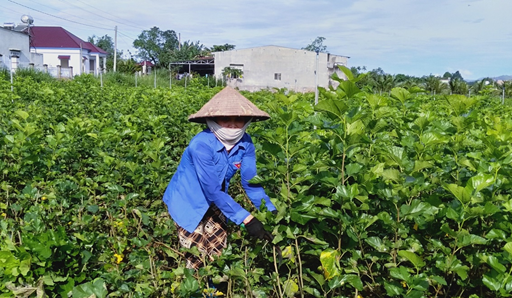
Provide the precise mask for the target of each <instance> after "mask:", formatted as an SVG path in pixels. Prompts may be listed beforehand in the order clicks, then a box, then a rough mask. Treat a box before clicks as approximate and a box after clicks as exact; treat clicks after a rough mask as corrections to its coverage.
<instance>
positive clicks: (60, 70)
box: [0, 60, 73, 79]
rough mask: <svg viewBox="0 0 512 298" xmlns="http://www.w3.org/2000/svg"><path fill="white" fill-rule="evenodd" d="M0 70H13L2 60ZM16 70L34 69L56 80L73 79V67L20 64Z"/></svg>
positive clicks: (14, 70)
mask: <svg viewBox="0 0 512 298" xmlns="http://www.w3.org/2000/svg"><path fill="white" fill-rule="evenodd" d="M0 69H7V70H9V69H11V67H10V65H8V64H6V63H5V62H4V61H2V60H0ZM16 69H33V70H37V71H41V72H44V73H48V74H50V75H51V76H52V77H54V78H59V79H72V78H73V67H61V66H60V65H57V66H48V65H46V64H44V65H34V64H33V63H18V65H17V67H16ZM16 69H13V72H16Z"/></svg>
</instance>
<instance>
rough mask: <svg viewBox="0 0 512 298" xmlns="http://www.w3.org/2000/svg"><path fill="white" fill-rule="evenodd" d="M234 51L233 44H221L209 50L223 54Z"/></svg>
mask: <svg viewBox="0 0 512 298" xmlns="http://www.w3.org/2000/svg"><path fill="white" fill-rule="evenodd" d="M234 49H235V45H233V44H228V43H226V44H223V45H213V46H212V47H211V49H210V52H224V51H231V50H234Z"/></svg>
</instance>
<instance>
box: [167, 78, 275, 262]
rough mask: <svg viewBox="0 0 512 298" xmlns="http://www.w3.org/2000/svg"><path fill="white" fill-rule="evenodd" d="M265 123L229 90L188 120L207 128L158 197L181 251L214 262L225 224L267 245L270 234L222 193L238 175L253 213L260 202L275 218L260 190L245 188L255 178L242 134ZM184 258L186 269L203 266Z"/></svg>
mask: <svg viewBox="0 0 512 298" xmlns="http://www.w3.org/2000/svg"><path fill="white" fill-rule="evenodd" d="M268 118H270V116H269V115H268V114H267V113H265V112H263V111H261V110H260V109H258V108H257V107H256V106H255V105H254V104H253V103H251V102H250V101H249V100H248V99H247V98H245V97H244V96H243V95H241V94H240V93H239V92H238V91H236V90H235V89H233V88H231V87H226V88H224V89H223V90H222V91H221V92H219V93H218V94H216V95H215V96H214V97H213V98H212V99H210V101H208V102H207V103H206V104H205V105H204V106H203V107H202V108H201V109H200V110H199V111H198V112H197V113H196V114H192V115H190V116H189V118H188V119H189V121H192V122H197V123H206V125H207V126H208V128H207V129H205V130H203V131H202V132H200V133H198V134H197V135H196V136H195V137H194V138H193V139H192V140H191V141H190V144H189V145H188V147H187V148H186V149H185V152H184V153H183V156H182V158H181V161H180V164H179V165H178V169H177V171H176V173H175V174H174V176H173V177H172V179H171V182H170V183H169V185H168V186H167V189H166V191H165V193H164V196H163V201H164V202H165V204H166V205H167V208H168V211H169V214H170V215H171V217H172V219H173V220H174V222H175V224H176V226H177V229H178V237H179V240H180V244H181V246H183V247H186V248H190V247H192V246H197V248H198V250H199V251H200V252H201V254H202V255H203V256H204V257H206V256H208V257H210V259H213V258H212V256H213V255H217V256H219V255H220V254H221V253H222V250H223V249H224V248H225V247H226V240H227V222H226V218H227V219H229V220H231V221H232V222H234V223H235V224H237V225H244V226H245V228H246V229H247V232H248V234H249V235H251V236H253V237H257V238H259V239H262V240H268V241H272V239H273V236H272V234H271V233H269V232H268V231H266V230H265V229H264V227H263V224H262V223H261V222H260V221H259V220H258V219H256V218H254V217H253V216H252V215H251V214H250V213H249V212H248V211H247V210H245V209H244V208H243V207H242V206H240V204H238V203H237V202H236V201H235V200H233V198H232V197H231V196H229V195H228V193H227V190H228V187H229V182H230V180H231V178H232V177H233V176H234V174H235V173H236V172H237V171H238V170H240V175H241V182H242V186H243V188H244V190H245V192H246V194H247V196H248V197H249V198H250V199H251V201H252V203H253V204H254V205H255V206H256V208H258V209H259V208H260V205H261V203H262V200H263V201H264V204H265V206H266V208H267V210H269V211H272V212H274V213H275V212H277V211H276V208H275V207H274V205H273V204H272V202H271V201H270V199H269V197H268V196H267V195H266V194H265V191H264V190H263V188H262V187H261V186H260V185H258V184H251V183H249V180H251V179H252V178H253V177H254V176H255V175H256V156H255V150H254V144H253V142H252V140H251V137H250V136H249V135H248V134H247V133H245V130H246V129H247V126H249V124H250V123H251V122H254V121H261V120H267V119H268ZM186 258H187V268H193V269H198V268H200V267H201V266H203V262H202V260H201V259H200V258H198V257H195V256H193V255H192V254H187V255H186Z"/></svg>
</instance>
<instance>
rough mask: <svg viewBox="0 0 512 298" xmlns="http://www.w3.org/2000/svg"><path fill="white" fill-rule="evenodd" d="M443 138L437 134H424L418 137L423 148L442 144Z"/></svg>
mask: <svg viewBox="0 0 512 298" xmlns="http://www.w3.org/2000/svg"><path fill="white" fill-rule="evenodd" d="M445 141H446V140H445V138H444V137H443V136H442V135H441V134H440V133H437V132H426V133H424V134H422V135H421V136H420V142H421V143H422V144H423V145H424V146H425V147H429V146H435V145H438V144H441V143H444V142H445Z"/></svg>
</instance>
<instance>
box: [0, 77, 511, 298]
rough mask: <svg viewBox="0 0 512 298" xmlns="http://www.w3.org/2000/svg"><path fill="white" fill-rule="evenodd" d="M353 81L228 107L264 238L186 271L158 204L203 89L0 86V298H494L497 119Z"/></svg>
mask: <svg viewBox="0 0 512 298" xmlns="http://www.w3.org/2000/svg"><path fill="white" fill-rule="evenodd" d="M354 81H355V79H354V78H350V80H348V81H344V82H341V84H340V87H339V88H338V89H337V90H333V91H329V90H321V92H320V101H319V104H318V105H316V106H315V105H314V95H313V94H285V92H283V91H279V90H278V91H276V92H268V91H261V92H256V93H244V95H246V97H248V98H249V99H251V100H252V101H253V102H255V103H256V104H257V105H258V106H259V107H261V108H262V109H264V110H266V111H267V112H269V113H270V114H271V116H272V119H271V120H270V121H267V122H262V123H254V124H251V126H250V127H249V131H248V132H249V133H250V134H251V135H252V136H253V139H254V140H255V143H256V146H257V155H258V167H259V175H258V176H257V177H255V178H254V180H255V182H259V183H261V184H263V186H264V187H265V189H266V190H267V192H268V194H269V195H270V196H271V198H272V200H273V201H274V202H275V205H276V206H277V208H278V210H279V213H278V215H277V216H272V215H271V214H270V213H268V212H264V211H263V212H256V211H254V210H253V214H255V216H256V217H258V218H259V219H260V220H262V221H263V222H264V223H265V224H266V225H267V228H268V229H269V230H272V231H273V234H274V235H275V237H276V238H275V240H274V243H273V244H272V243H262V242H258V241H255V240H252V239H250V238H249V237H247V235H245V231H243V230H240V229H239V227H237V226H234V225H232V226H231V227H230V228H231V229H232V233H231V236H230V238H229V246H228V248H227V250H226V251H225V253H224V255H223V256H221V257H220V258H218V259H216V260H215V261H213V262H208V263H207V266H206V267H205V268H203V269H201V270H199V271H198V272H193V271H189V270H187V269H185V262H184V259H183V257H182V256H183V254H184V251H183V250H182V249H180V247H179V243H178V241H177V237H176V235H175V228H174V224H173V222H172V220H171V219H170V217H169V216H168V214H167V211H166V209H165V205H164V204H163V202H162V201H161V197H162V194H163V192H164V190H165V187H166V186H167V183H168V182H169V180H170V178H171V176H172V174H173V173H174V171H175V169H176V166H177V163H178V162H179V159H180V156H181V153H182V152H183V150H184V148H185V147H186V145H187V143H188V141H189V140H190V138H191V137H192V136H193V135H195V134H196V133H197V132H199V131H200V130H201V129H202V127H201V126H200V125H197V124H192V123H188V122H187V120H186V119H187V116H188V115H190V114H192V113H193V112H195V111H197V110H198V109H199V108H200V107H201V106H202V105H203V104H204V103H205V102H206V101H207V100H209V99H210V98H211V97H212V96H213V95H214V94H215V93H216V92H218V91H220V90H221V87H216V88H207V87H204V86H202V85H200V84H194V82H191V84H190V85H189V86H187V88H186V89H185V88H183V87H179V86H176V87H173V89H172V90H169V89H165V88H156V89H152V88H147V87H139V88H134V87H126V86H119V85H115V84H107V85H105V86H104V87H101V86H100V84H99V82H98V81H96V80H95V79H94V78H92V77H89V76H82V77H77V78H76V79H74V80H73V81H53V80H36V79H33V78H31V77H19V78H17V79H16V81H15V83H14V92H11V86H10V82H9V80H8V78H1V79H0V175H1V178H2V179H1V180H0V234H1V237H0V297H15V296H19V297H43V296H44V294H45V295H47V296H48V297H70V296H72V297H91V296H92V295H94V296H92V297H191V296H194V295H195V296H196V297H201V296H202V295H205V293H204V291H203V289H206V288H207V280H208V278H212V279H213V280H214V281H215V282H216V283H218V285H219V286H218V289H219V290H220V291H222V293H223V294H224V296H226V297H354V298H356V297H473V298H476V297H510V296H511V294H510V292H512V277H511V272H512V221H511V218H510V216H511V214H512V198H511V189H512V181H511V178H510V177H512V166H511V163H512V145H511V142H512V119H511V116H510V115H511V112H512V108H511V106H510V103H509V102H507V101H506V102H505V104H504V105H503V104H501V101H500V99H498V98H491V97H486V96H475V97H470V98H468V97H465V96H461V95H448V96H444V97H439V96H437V97H436V99H434V98H432V97H430V96H428V95H425V94H421V93H418V94H415V93H414V94H413V93H410V92H409V91H407V90H405V89H402V88H395V89H393V90H392V91H391V92H390V93H389V94H385V95H376V94H369V93H366V92H362V91H361V90H359V88H358V87H357V86H356V84H355V83H354ZM230 193H231V194H232V195H233V196H234V197H236V199H237V200H238V201H239V202H240V203H242V204H243V205H245V206H247V208H248V209H251V207H250V205H249V203H248V200H247V199H246V197H245V195H244V193H243V190H242V188H241V186H240V184H238V183H233V184H232V185H231V187H230ZM276 247H278V248H280V250H281V251H282V259H281V258H280V257H279V250H278V249H276ZM206 291H208V290H206Z"/></svg>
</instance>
